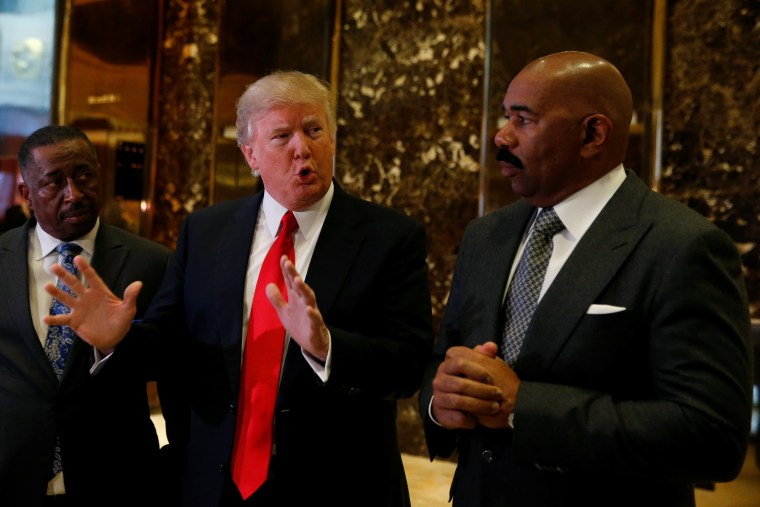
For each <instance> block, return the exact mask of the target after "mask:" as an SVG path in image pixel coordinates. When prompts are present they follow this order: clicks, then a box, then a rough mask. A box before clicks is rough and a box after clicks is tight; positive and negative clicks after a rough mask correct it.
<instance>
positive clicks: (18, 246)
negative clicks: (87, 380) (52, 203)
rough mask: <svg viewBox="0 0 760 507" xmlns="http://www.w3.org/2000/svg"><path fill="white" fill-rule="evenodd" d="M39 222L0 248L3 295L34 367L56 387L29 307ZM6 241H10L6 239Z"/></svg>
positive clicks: (19, 231)
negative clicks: (32, 240)
mask: <svg viewBox="0 0 760 507" xmlns="http://www.w3.org/2000/svg"><path fill="white" fill-rule="evenodd" d="M35 225H36V222H35V221H34V220H28V221H27V222H26V224H25V225H24V226H23V227H22V228H20V229H17V230H16V231H14V232H8V233H7V235H8V237H12V238H13V239H12V240H11V241H9V242H6V244H5V245H4V246H3V247H2V248H0V265H2V266H3V269H1V270H0V294H2V296H3V297H5V299H6V308H8V309H9V310H10V311H9V313H10V315H7V316H5V318H9V319H11V320H13V323H14V325H15V326H16V328H17V329H18V334H17V335H18V336H20V337H21V339H22V340H23V342H24V346H25V347H26V348H27V350H28V352H29V355H30V357H31V358H32V361H33V362H34V364H36V365H37V366H39V368H40V370H41V371H42V372H43V374H44V376H45V377H46V378H47V379H48V380H49V381H50V382H52V383H53V385H55V386H56V387H57V385H58V379H57V378H56V376H55V373H54V372H53V369H52V367H51V366H50V362H49V360H48V358H47V355H46V354H45V350H44V349H43V348H42V345H41V342H40V339H41V338H44V337H39V336H37V331H36V330H35V328H34V321H33V320H32V318H33V317H32V314H31V311H30V308H29V266H28V261H27V257H28V255H29V233H30V231H31V230H33V229H34V227H35ZM6 239H7V238H6Z"/></svg>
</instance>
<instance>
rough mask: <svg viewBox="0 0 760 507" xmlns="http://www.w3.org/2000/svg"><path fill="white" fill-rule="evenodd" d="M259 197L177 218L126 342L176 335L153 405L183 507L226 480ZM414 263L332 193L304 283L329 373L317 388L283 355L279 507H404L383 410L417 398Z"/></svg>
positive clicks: (370, 218) (414, 253)
mask: <svg viewBox="0 0 760 507" xmlns="http://www.w3.org/2000/svg"><path fill="white" fill-rule="evenodd" d="M262 197H263V193H259V194H257V195H256V196H253V197H250V198H246V199H242V200H238V201H234V202H229V203H222V204H218V205H215V206H212V207H210V208H207V209H204V210H201V211H198V212H196V213H193V214H191V215H190V216H189V217H188V218H187V220H186V221H185V222H184V224H183V226H182V230H181V233H180V237H179V241H178V244H177V254H176V257H175V262H173V263H172V267H171V268H170V270H169V273H168V275H167V279H166V282H165V283H164V284H163V286H162V287H161V290H160V291H159V294H158V295H157V296H156V298H155V299H154V302H153V304H152V305H151V308H150V310H149V311H148V314H147V315H146V318H145V322H144V325H143V326H142V328H134V329H133V330H132V333H131V335H130V336H128V337H127V340H141V339H145V338H146V337H148V336H150V332H153V333H155V331H156V329H158V330H159V333H158V334H159V335H160V336H167V334H169V333H173V334H174V335H175V337H176V340H177V341H176V343H175V345H174V346H172V347H171V350H170V351H168V356H169V357H173V358H174V359H181V361H176V362H175V363H174V364H175V365H176V370H177V374H176V375H175V378H176V379H178V382H176V383H175V386H174V390H173V391H172V390H171V389H170V388H167V383H166V382H164V383H163V384H162V385H161V391H160V393H161V396H162V400H164V401H167V400H168V402H169V403H171V404H172V405H173V406H171V407H169V406H167V405H165V406H164V416H165V418H166V419H167V422H168V432H169V439H170V441H171V442H172V444H171V445H172V446H175V444H178V445H179V446H182V445H183V443H184V442H186V453H185V454H186V461H185V463H186V476H185V481H184V484H185V488H184V491H185V494H184V500H185V505H198V506H213V505H217V504H218V503H219V499H220V495H221V493H222V488H223V484H224V481H225V480H226V479H227V478H228V472H229V462H230V454H231V451H232V445H233V437H234V432H235V419H236V415H237V403H238V386H239V383H240V365H241V340H242V336H243V330H242V322H243V315H242V311H243V298H244V289H245V274H246V269H247V265H248V257H249V254H250V250H251V244H252V239H253V234H254V228H255V225H256V219H257V216H258V212H259V206H260V204H261V201H262ZM425 257H426V247H425V233H424V229H423V227H422V225H421V224H420V223H418V222H417V221H414V220H412V219H410V218H409V217H406V216H404V215H403V214H401V213H400V212H398V211H395V210H391V209H388V208H384V207H381V206H377V205H375V204H371V203H369V202H366V201H363V200H361V199H358V198H356V197H352V196H349V195H348V194H346V193H345V192H344V191H343V190H341V189H340V187H339V186H338V185H337V183H336V185H335V194H334V196H333V200H332V203H331V205H330V209H329V211H328V214H327V217H326V220H325V223H324V226H323V228H322V231H321V233H320V236H319V239H318V242H317V245H316V247H315V250H314V255H313V257H312V259H311V262H310V265H309V270H308V274H307V277H306V282H307V283H308V284H309V285H310V286H311V287H312V289H313V290H314V292H315V293H316V297H317V304H318V306H319V309H320V311H321V313H322V316H323V318H324V320H325V322H326V324H327V326H328V328H329V330H330V333H331V336H332V361H333V362H332V370H331V374H330V378H329V381H328V382H327V383H322V382H321V381H320V380H319V378H318V377H317V376H316V374H315V373H314V372H313V371H312V369H311V368H310V366H309V365H308V364H307V363H306V361H305V359H304V358H303V355H302V353H301V350H300V348H299V347H298V346H297V345H296V344H295V342H291V343H290V348H289V350H288V352H287V357H286V361H285V364H284V368H283V372H282V380H281V383H280V387H279V391H278V399H277V406H276V408H275V434H276V449H277V460H276V462H277V465H276V469H275V471H276V473H277V475H278V477H279V478H280V479H279V480H278V484H279V486H277V496H278V497H279V499H280V502H281V503H280V505H312V506H320V505H324V506H355V505H363V506H370V507H371V506H377V507H380V506H383V507H385V506H387V507H391V506H394V507H395V506H403V505H409V496H408V492H407V486H406V479H405V475H404V470H403V466H402V462H401V457H400V454H399V449H398V443H397V439H396V399H397V398H399V397H405V396H411V395H412V394H414V393H415V391H416V390H417V389H418V387H419V383H420V381H421V378H422V372H423V370H424V367H425V365H426V364H427V362H428V360H429V358H430V352H431V349H432V342H433V337H432V326H431V308H430V294H429V292H428V268H427V264H426V261H425ZM149 324H152V325H154V326H155V327H154V328H153V329H152V330H148V329H147V326H148V325H149ZM183 398H185V399H186V404H183V403H182V402H181V401H177V400H182V399H183ZM188 425H189V427H188ZM302 502H306V503H302Z"/></svg>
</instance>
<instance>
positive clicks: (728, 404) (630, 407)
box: [420, 52, 751, 507]
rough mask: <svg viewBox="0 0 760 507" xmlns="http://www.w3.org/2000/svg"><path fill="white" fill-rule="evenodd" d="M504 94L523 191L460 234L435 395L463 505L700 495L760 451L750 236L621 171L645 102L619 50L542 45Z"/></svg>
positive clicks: (639, 501)
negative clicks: (636, 102) (752, 433)
mask: <svg viewBox="0 0 760 507" xmlns="http://www.w3.org/2000/svg"><path fill="white" fill-rule="evenodd" d="M503 107H504V111H505V115H506V119H507V122H506V124H505V125H504V126H503V127H502V129H501V130H500V131H499V132H498V133H497V134H496V144H497V145H498V147H499V151H498V154H497V159H499V160H500V161H501V171H502V174H504V176H506V177H508V178H509V179H510V182H511V185H512V189H513V190H514V192H515V193H516V194H518V195H519V196H521V197H523V200H521V201H519V202H516V203H514V204H512V205H510V206H507V207H505V208H503V209H500V210H497V211H495V212H494V213H491V214H489V215H487V216H485V217H482V218H480V219H477V220H475V221H474V222H473V223H472V224H471V225H470V226H469V227H468V229H467V231H466V233H465V235H464V238H463V240H462V244H461V248H460V253H459V256H458V259H457V265H456V268H455V273H454V278H453V281H452V287H451V294H450V296H449V300H448V306H447V309H446V313H445V317H444V319H443V322H442V329H441V336H440V340H439V342H438V343H437V345H436V348H435V352H434V360H433V361H432V362H431V364H430V365H429V367H428V369H427V371H426V374H425V381H424V383H423V387H422V390H421V393H420V411H421V414H422V416H423V419H424V423H425V430H426V438H427V442H428V447H429V451H430V455H431V458H434V457H435V456H448V455H449V454H451V453H452V452H453V451H454V450H455V449H456V450H457V451H458V453H459V454H458V465H457V470H456V474H455V477H454V480H453V484H452V489H451V494H452V496H453V499H454V505H455V506H457V507H462V506H479V507H491V506H493V507H495V506H513V507H526V506H535V507H547V506H576V505H584V506H612V505H614V506H616V507H620V506H631V507H633V506H637V507H640V506H642V505H647V506H669V507H675V506H679V507H680V506H693V505H694V493H693V484H694V483H695V482H702V481H728V480H731V479H732V478H734V477H736V475H737V474H738V473H739V471H740V469H741V466H742V464H743V460H744V454H745V450H746V445H747V436H748V429H749V422H750V411H751V388H750V371H751V368H750V351H749V311H748V305H747V299H746V294H745V289H744V283H743V280H742V273H741V266H740V261H739V256H738V254H737V252H736V249H735V247H734V245H733V243H732V241H731V240H730V239H729V237H728V236H727V235H726V234H724V233H723V232H721V231H720V230H718V229H717V228H716V227H715V226H713V225H712V224H710V223H709V222H708V221H707V220H705V219H704V218H703V217H701V216H699V215H698V214H697V213H695V212H693V211H691V210H689V209H688V208H686V207H685V206H683V205H681V204H679V203H676V202H674V201H672V200H670V199H668V198H666V197H664V196H662V195H660V194H657V193H655V192H652V191H651V190H650V189H649V188H647V187H646V185H644V184H643V183H642V182H641V181H640V180H639V179H638V178H637V177H636V176H635V175H634V174H633V173H631V172H629V171H625V170H624V169H623V166H622V162H623V158H624V155H625V150H626V145H627V141H628V132H629V124H630V119H631V111H632V99H631V93H630V91H629V89H628V87H627V85H626V83H625V81H624V80H623V77H622V76H621V75H620V73H619V72H618V71H617V69H615V67H614V66H612V65H611V64H610V63H609V62H606V61H604V60H602V59H601V58H598V57H596V56H593V55H590V54H586V53H579V52H565V53H558V54H554V55H550V56H547V57H545V58H541V59H539V60H537V61H535V62H533V63H531V64H529V65H528V66H527V67H526V68H525V69H523V70H522V71H521V72H520V73H519V74H518V75H517V76H516V77H515V78H514V80H513V81H512V82H511V84H510V85H509V89H508V90H507V93H506V96H505V98H504V103H503ZM539 211H540V214H539ZM544 213H546V216H547V217H551V216H552V215H556V217H552V218H551V221H552V222H558V226H559V227H558V228H559V232H557V230H556V229H555V230H553V231H551V232H542V230H539V228H540V227H542V226H543V221H542V219H541V216H542V215H544ZM537 214H538V215H539V219H538V220H536V216H537ZM557 217H558V219H559V220H557ZM534 221H535V222H536V223H538V222H539V221H540V222H541V226H539V225H533V224H534ZM534 236H535V239H534ZM541 236H543V237H544V238H545V243H544V244H545V245H546V246H545V247H542V248H538V247H536V246H535V245H539V244H541V242H542V238H541ZM523 251H525V254H523ZM539 251H541V252H543V253H544V254H545V257H544V258H545V259H546V260H545V261H544V267H543V269H539V268H538V267H539V266H540V265H541V262H540V260H539V259H540V258H541V255H539V253H538V252H539ZM547 261H548V266H547V265H546V262H547ZM538 273H540V274H538ZM533 289H535V291H533ZM531 293H532V294H534V295H533V299H534V300H536V298H537V303H534V304H535V306H531V305H530V304H529V300H530V299H531V298H530V296H529V294H531ZM531 312H533V313H531ZM521 319H524V320H521ZM521 322H523V328H522V329H523V331H522V332H521V331H520V323H521Z"/></svg>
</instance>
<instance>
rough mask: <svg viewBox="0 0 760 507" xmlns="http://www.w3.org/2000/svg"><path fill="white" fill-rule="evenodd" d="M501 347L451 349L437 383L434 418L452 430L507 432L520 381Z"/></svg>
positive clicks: (434, 392) (493, 345)
mask: <svg viewBox="0 0 760 507" xmlns="http://www.w3.org/2000/svg"><path fill="white" fill-rule="evenodd" d="M497 353H498V346H497V345H496V344H495V343H493V342H487V343H485V344H483V345H478V346H476V347H474V348H468V347H451V348H450V349H449V350H448V351H447V352H446V358H445V359H444V361H443V362H442V363H441V364H440V365H439V366H438V371H437V372H436V375H435V378H434V379H433V406H432V410H433V416H434V417H435V419H436V421H438V423H439V424H441V425H442V426H443V427H445V428H449V429H457V428H464V429H472V428H474V427H475V426H477V425H478V424H480V425H482V426H486V427H488V428H507V427H508V422H507V421H508V416H509V414H510V413H512V412H513V411H514V409H515V399H516V397H517V390H518V388H519V386H520V379H519V378H518V377H517V375H516V374H515V372H514V371H513V370H512V368H510V367H509V366H508V365H507V364H506V363H505V362H504V361H503V360H502V359H501V358H499V357H498V356H497Z"/></svg>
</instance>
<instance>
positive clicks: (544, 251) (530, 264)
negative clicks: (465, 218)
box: [502, 208, 565, 366]
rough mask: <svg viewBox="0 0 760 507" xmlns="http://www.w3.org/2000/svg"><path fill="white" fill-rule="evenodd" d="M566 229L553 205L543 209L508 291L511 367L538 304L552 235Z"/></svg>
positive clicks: (505, 346) (506, 347)
mask: <svg viewBox="0 0 760 507" xmlns="http://www.w3.org/2000/svg"><path fill="white" fill-rule="evenodd" d="M564 228H565V226H564V225H563V224H562V220H560V219H559V217H558V216H557V213H556V212H555V211H554V209H553V208H544V209H543V210H541V213H539V214H538V217H537V218H536V223H535V225H534V226H533V232H531V234H530V237H529V238H528V242H527V244H526V245H525V250H524V251H523V254H522V258H521V259H520V263H519V264H518V265H517V270H515V275H514V277H513V278H512V283H511V284H510V285H509V289H508V290H507V297H506V299H505V301H504V316H505V320H504V334H503V336H502V352H503V354H504V360H505V361H506V362H507V364H509V365H510V366H512V365H513V364H514V362H515V360H516V359H517V356H518V355H519V354H520V349H521V348H522V344H523V340H524V339H525V332H526V331H527V330H528V325H529V324H530V321H531V319H532V318H533V312H534V311H535V309H536V305H537V304H538V296H539V294H541V287H542V286H543V284H544V277H545V276H546V268H547V266H548V265H549V259H550V258H551V256H552V249H553V243H552V238H553V237H554V235H555V234H557V233H558V232H560V231H561V230H562V229H564Z"/></svg>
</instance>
